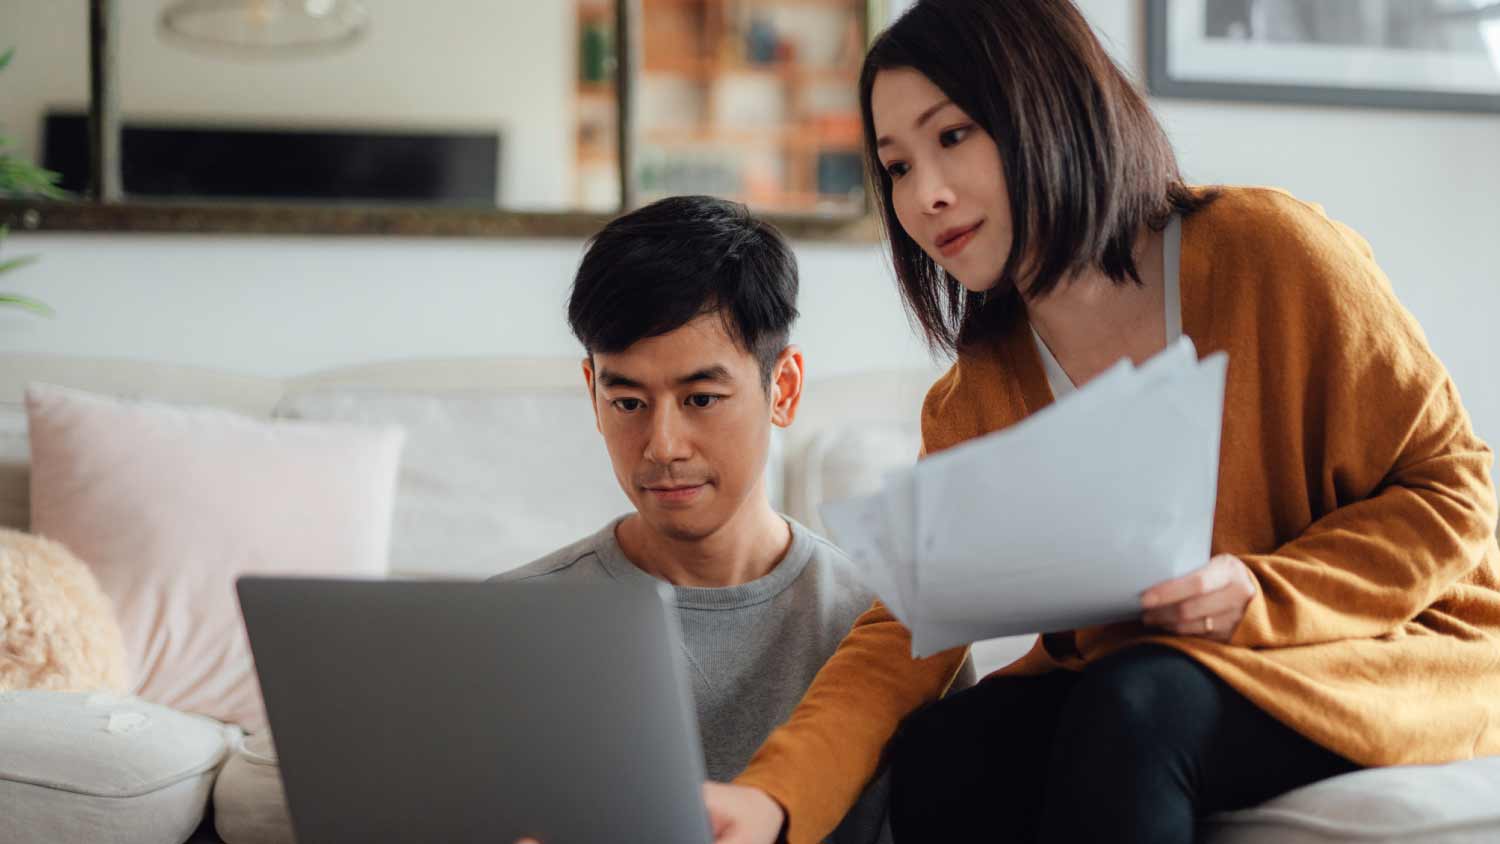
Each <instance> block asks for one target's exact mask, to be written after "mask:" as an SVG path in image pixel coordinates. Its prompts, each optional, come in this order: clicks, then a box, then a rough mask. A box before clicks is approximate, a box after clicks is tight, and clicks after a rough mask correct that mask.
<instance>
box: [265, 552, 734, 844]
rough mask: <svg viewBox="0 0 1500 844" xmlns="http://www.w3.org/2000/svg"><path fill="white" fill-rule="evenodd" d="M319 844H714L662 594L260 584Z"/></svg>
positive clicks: (272, 694)
mask: <svg viewBox="0 0 1500 844" xmlns="http://www.w3.org/2000/svg"><path fill="white" fill-rule="evenodd" d="M238 589H239V598H240V607H241V609H242V611H243V613H244V617H245V625H246V628H247V629H248V631H249V634H250V646H251V650H252V651H253V653H254V656H255V666H256V671H257V673H258V674H259V675H260V685H261V690H262V694H263V696H264V698H265V704H266V713H267V715H268V717H269V719H270V723H271V731H272V733H273V735H274V736H275V742H276V749H277V753H278V755H279V757H280V760H281V775H282V781H283V783H284V785H285V788H286V796H287V804H288V808H289V809H290V811H291V818H292V826H293V829H294V830H295V832H296V836H297V840H298V841H299V842H301V844H323V842H332V844H338V842H346V841H347V842H361V844H364V843H365V842H370V841H410V842H437V841H442V842H455V843H456V842H470V841H474V842H478V841H483V842H487V844H496V842H499V843H500V844H511V842H514V841H516V840H517V839H521V838H535V839H537V840H539V841H541V842H542V844H586V842H606V841H610V842H613V841H651V842H664V843H665V842H684V844H709V842H711V841H712V840H713V837H712V834H711V833H710V831H709V821H708V815H707V811H706V810H705V809H704V806H703V799H702V786H703V781H704V776H705V775H704V768H703V755H702V749H701V745H700V743H699V737H698V727H697V721H696V716H695V714H694V709H693V702H692V691H691V686H690V685H689V684H688V677H687V675H686V673H685V669H684V666H683V664H682V659H681V654H682V653H683V649H682V645H681V632H680V630H679V629H678V626H677V616H676V613H675V611H674V610H673V609H672V607H671V603H670V600H669V596H668V595H667V594H666V593H665V590H664V589H663V590H662V591H661V592H654V591H652V590H645V589H641V590H638V589H622V588H620V585H619V584H556V583H514V584H504V583H460V582H451V581H450V582H426V581H374V580H368V581H355V580H323V579H310V578H270V577H243V578H240V580H239V582H238Z"/></svg>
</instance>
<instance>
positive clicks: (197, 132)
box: [42, 113, 500, 208]
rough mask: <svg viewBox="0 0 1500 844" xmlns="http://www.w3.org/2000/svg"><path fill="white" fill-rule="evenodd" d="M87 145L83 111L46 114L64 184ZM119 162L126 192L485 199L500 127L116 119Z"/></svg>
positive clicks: (491, 186) (343, 199)
mask: <svg viewBox="0 0 1500 844" xmlns="http://www.w3.org/2000/svg"><path fill="white" fill-rule="evenodd" d="M88 149H89V144H88V117H87V115H84V114H74V113H49V114H47V115H46V118H45V125H44V127H43V135H42V164H43V166H44V167H46V168H48V169H49V170H55V171H57V172H59V173H61V174H62V186H63V187H64V188H66V189H68V190H71V191H79V192H82V191H85V190H87V189H88V187H89V184H88V182H89V164H88V161H89V158H88ZM120 169H121V177H122V180H123V183H124V185H123V186H124V191H125V193H126V194H127V195H128V196H133V197H143V198H155V199H175V200H193V199H202V200H211V201H229V200H247V201H265V200H275V201H286V202H309V203H319V204H329V203H333V204H337V203H359V204H371V203H388V204H407V203H411V204H421V205H446V206H458V207H468V208H493V207H495V205H496V200H497V198H498V197H499V196H500V173H499V170H500V135H499V133H498V132H408V131H393V130H365V129H349V128H339V129H307V128H284V129H280V128H268V127H264V126H256V127H236V126H221V125H210V124H201V125H200V124H192V123H156V122H144V121H142V122H136V121H131V120H126V121H125V123H124V126H123V135H122V138H121V148H120Z"/></svg>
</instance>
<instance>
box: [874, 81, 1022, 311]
mask: <svg viewBox="0 0 1500 844" xmlns="http://www.w3.org/2000/svg"><path fill="white" fill-rule="evenodd" d="M870 109H871V111H872V112H873V117H874V123H875V138H876V144H877V147H878V152H879V155H880V164H881V167H883V168H884V169H885V171H886V173H888V174H889V175H890V178H891V204H892V205H893V206H894V207H895V209H896V219H897V220H898V221H900V223H901V228H902V229H904V230H905V231H906V234H907V235H908V236H909V237H910V238H911V239H912V240H914V241H916V242H917V245H919V246H921V247H922V251H924V252H926V253H927V254H928V255H929V256H931V257H932V260H934V261H936V262H937V264H938V266H940V267H942V268H943V269H945V270H947V271H948V274H949V275H951V276H952V277H954V278H956V279H958V282H959V283H960V284H962V285H963V286H964V287H965V288H967V289H969V290H971V291H973V292H975V293H979V292H982V291H985V290H988V289H990V288H991V287H993V286H994V285H995V282H996V280H998V279H999V277H1000V270H1001V268H1003V267H1004V266H1005V260H1006V258H1007V257H1009V255H1010V245H1011V237H1012V233H1011V218H1010V194H1009V192H1008V190H1007V188H1006V184H1005V172H1004V170H1003V169H1002V168H1001V166H1000V150H999V148H997V147H996V146H995V139H994V138H992V137H990V135H989V133H988V132H986V131H984V130H983V129H981V128H980V127H979V125H978V124H977V123H975V122H974V121H973V120H972V119H970V117H969V116H968V115H967V114H965V113H964V112H963V110H962V109H960V108H959V107H958V106H956V105H954V104H953V103H952V102H950V101H949V100H948V97H947V96H946V95H945V94H943V92H942V89H940V88H938V87H937V86H936V85H934V84H932V82H931V81H930V80H928V78H927V77H925V76H923V75H922V74H921V73H918V72H917V71H915V70H912V69H911V68H894V69H890V70H882V71H880V73H878V74H877V75H876V76H875V85H874V87H873V89H872V90H871V93H870Z"/></svg>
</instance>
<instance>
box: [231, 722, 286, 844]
mask: <svg viewBox="0 0 1500 844" xmlns="http://www.w3.org/2000/svg"><path fill="white" fill-rule="evenodd" d="M214 829H215V830H217V831H218V833H219V837H220V838H222V839H224V841H225V844H293V842H294V841H295V839H294V838H293V836H292V817H291V814H290V813H289V812H288V811H287V807H286V792H285V791H284V790H283V789H282V785H281V768H280V767H278V765H277V759H276V745H275V744H274V743H273V742H272V741H271V734H270V732H269V731H265V732H259V733H256V734H255V735H253V736H247V737H246V738H245V740H244V741H243V742H241V743H240V744H239V746H238V747H237V748H236V750H235V752H234V753H233V754H231V755H230V757H229V761H228V762H227V763H225V765H224V770H222V771H220V772H219V779H218V781H217V782H215V783H214Z"/></svg>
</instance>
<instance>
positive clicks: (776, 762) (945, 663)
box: [735, 601, 968, 844]
mask: <svg viewBox="0 0 1500 844" xmlns="http://www.w3.org/2000/svg"><path fill="white" fill-rule="evenodd" d="M967 653H968V649H967V648H956V649H954V650H950V651H944V652H943V653H940V654H936V655H934V656H930V657H927V658H926V659H912V658H911V633H910V632H909V631H908V630H907V629H906V627H905V626H903V625H902V624H901V622H899V621H897V620H896V618H895V617H894V616H893V615H891V613H890V611H889V610H887V609H886V608H885V606H884V605H882V604H881V603H880V602H878V601H877V602H876V603H875V605H874V606H872V607H871V608H870V609H869V610H868V611H867V612H865V614H864V615H862V616H860V617H859V619H858V620H857V621H856V622H855V623H854V627H853V629H852V630H850V631H849V635H848V636H846V637H845V638H844V641H843V643H842V644H840V645H839V647H838V650H837V651H835V652H834V654H833V656H832V657H831V658H829V660H828V662H827V663H826V664H825V665H824V666H823V668H822V670H820V671H819V672H818V676H817V677H816V678H815V679H814V680H813V683H812V686H810V687H809V688H808V690H807V694H806V695H804V696H803V698H802V702H801V703H799V704H798V705H797V709H796V710H795V711H794V712H793V713H792V715H791V717H790V718H789V719H787V721H786V723H785V724H783V725H782V726H781V727H779V728H777V730H776V731H775V732H773V733H771V735H770V736H769V737H768V738H767V739H766V741H765V743H764V744H762V745H761V747H760V749H759V750H758V751H756V753H755V756H754V757H753V758H751V760H750V764H749V765H748V766H747V767H746V768H745V771H744V773H742V774H740V776H738V777H736V778H735V782H736V783H737V784H739V785H748V786H754V787H755V788H759V789H760V790H762V791H764V792H766V793H767V794H769V795H770V796H771V797H772V798H773V799H774V800H776V802H778V803H780V804H781V806H782V808H783V809H785V810H786V813H787V828H786V835H787V841H788V842H789V844H812V842H817V841H822V840H823V839H824V838H826V837H827V836H828V835H829V834H830V833H832V832H833V830H834V827H836V826H838V824H839V821H841V820H843V818H844V815H845V814H846V813H847V812H848V811H849V808H850V807H851V806H853V805H854V803H855V801H856V800H858V799H859V796H860V794H861V793H862V792H863V791H864V789H865V786H866V784H867V783H869V781H870V780H871V779H873V778H874V776H875V773H876V771H877V769H878V768H879V766H880V758H881V755H882V753H883V752H884V750H885V745H886V743H887V742H888V741H889V740H890V738H891V736H892V735H894V734H895V732H896V727H897V726H898V725H899V724H900V723H901V719H902V718H904V717H906V715H907V714H908V713H910V712H912V711H913V710H915V709H916V708H917V707H919V706H921V705H922V704H924V703H927V702H928V701H932V700H936V699H937V698H938V697H940V696H941V695H942V694H943V693H944V692H946V691H947V689H948V687H949V686H950V685H952V683H953V680H954V678H955V677H957V676H958V672H959V669H960V668H961V667H962V665H963V662H964V658H965V656H967Z"/></svg>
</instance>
